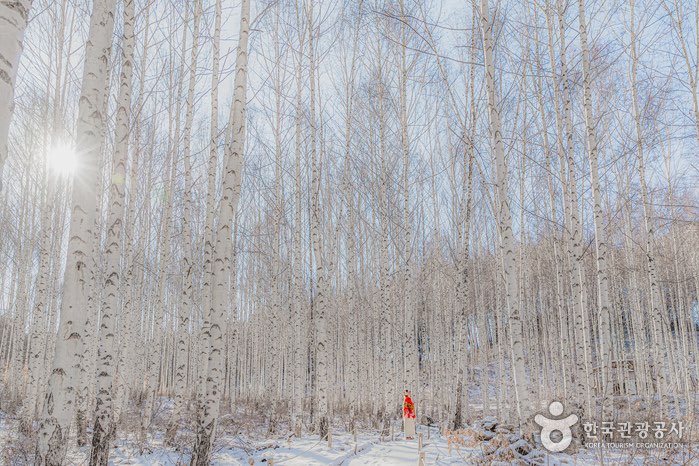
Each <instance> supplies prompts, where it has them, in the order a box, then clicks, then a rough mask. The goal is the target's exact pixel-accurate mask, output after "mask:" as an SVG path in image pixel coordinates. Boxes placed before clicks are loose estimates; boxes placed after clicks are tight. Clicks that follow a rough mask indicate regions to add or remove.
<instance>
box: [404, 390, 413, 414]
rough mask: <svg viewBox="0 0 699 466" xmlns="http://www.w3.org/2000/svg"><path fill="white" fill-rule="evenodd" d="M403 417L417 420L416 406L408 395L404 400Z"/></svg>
mask: <svg viewBox="0 0 699 466" xmlns="http://www.w3.org/2000/svg"><path fill="white" fill-rule="evenodd" d="M403 417H408V418H411V419H415V405H414V404H413V400H412V398H410V397H409V396H408V395H405V399H404V400H403Z"/></svg>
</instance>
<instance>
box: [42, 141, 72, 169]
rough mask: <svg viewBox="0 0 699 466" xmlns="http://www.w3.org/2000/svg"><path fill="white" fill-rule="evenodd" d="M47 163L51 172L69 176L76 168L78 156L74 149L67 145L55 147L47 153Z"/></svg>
mask: <svg viewBox="0 0 699 466" xmlns="http://www.w3.org/2000/svg"><path fill="white" fill-rule="evenodd" d="M48 163H49V167H50V168H51V170H52V171H53V172H54V173H56V174H58V175H61V176H70V175H72V174H73V173H75V171H76V169H77V167H78V156H77V154H76V153H75V149H73V147H71V146H70V145H68V144H61V145H57V146H55V147H53V148H51V150H49V153H48Z"/></svg>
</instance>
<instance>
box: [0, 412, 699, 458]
mask: <svg viewBox="0 0 699 466" xmlns="http://www.w3.org/2000/svg"><path fill="white" fill-rule="evenodd" d="M428 429H429V438H428ZM418 434H422V438H423V449H422V451H423V452H424V456H425V466H433V465H434V466H445V465H492V464H498V465H509V464H541V465H546V466H562V465H579V466H592V465H599V464H626V465H630V466H631V465H633V466H637V465H638V466H641V465H644V464H664V465H675V464H676V465H680V464H699V462H696V461H697V459H698V458H697V457H692V456H688V453H687V454H685V456H674V457H672V458H669V457H667V456H665V455H666V454H667V452H657V451H656V452H651V451H646V452H643V453H641V452H639V451H635V452H625V451H609V450H604V451H601V450H586V449H582V450H580V451H579V452H578V453H577V454H575V455H574V456H571V455H569V454H566V453H556V454H550V453H547V452H545V451H543V450H538V449H537V450H535V451H536V452H537V454H538V455H539V459H538V460H537V461H536V462H534V463H530V462H529V461H524V462H523V461H522V460H520V461H519V462H516V461H513V462H507V461H505V462H502V461H494V460H493V459H491V458H486V456H485V455H486V453H487V452H488V444H487V441H486V442H477V441H475V439H474V438H469V437H467V438H465V439H464V440H465V441H464V442H463V443H460V444H459V446H458V447H457V446H456V445H455V444H453V445H454V446H453V448H452V449H451V451H449V445H448V442H447V438H446V437H445V436H443V435H442V434H441V433H440V431H439V429H438V428H437V427H430V428H428V427H426V426H419V427H418ZM186 443H187V445H186V446H184V445H183V448H179V449H178V448H173V447H167V446H165V445H164V444H163V442H162V437H160V436H156V437H152V438H149V442H148V448H147V449H145V450H144V451H141V449H140V448H139V442H138V441H137V440H136V438H135V436H133V437H132V436H129V437H128V438H122V439H119V440H118V441H117V442H116V445H114V447H113V448H112V450H111V452H110V461H109V464H110V465H132V466H180V465H186V464H189V453H190V450H189V446H190V442H189V441H187V442H186ZM515 443H516V442H515ZM515 443H513V444H512V445H514V444H515ZM32 449H33V444H32V442H27V441H26V440H25V441H23V440H22V436H21V435H20V434H19V433H18V429H17V423H16V420H15V419H11V418H10V416H5V417H3V415H2V413H0V462H2V464H8V465H9V464H12V465H15V464H16V465H24V464H31V461H30V459H31V452H32ZM602 453H604V456H602ZM88 454H89V448H87V447H85V448H81V449H77V448H71V449H70V451H69V456H68V459H67V461H66V463H65V464H66V466H74V465H75V466H77V465H84V464H87V459H88ZM418 458H419V452H418V439H417V438H416V439H414V440H406V439H404V438H403V435H402V434H400V433H399V434H396V435H395V436H394V439H393V440H390V439H385V440H384V441H382V440H381V439H379V434H378V432H376V431H370V430H367V431H362V432H360V433H358V435H357V437H356V440H355V438H354V436H353V435H352V434H350V433H346V432H336V433H334V435H333V446H332V448H330V447H329V446H328V444H327V442H326V441H322V442H321V441H319V440H318V437H317V436H316V435H314V434H311V433H308V434H306V435H304V436H302V437H301V438H293V437H291V438H287V437H282V436H276V437H274V436H272V437H270V438H265V435H263V434H262V432H255V433H253V432H250V433H248V434H238V435H232V434H230V433H228V434H224V435H222V437H221V438H220V439H218V440H217V441H216V444H215V446H214V454H213V458H212V465H214V466H228V465H231V466H247V465H250V464H254V465H258V466H261V465H270V464H272V463H273V464H274V465H284V466H362V465H365V466H404V465H405V466H408V465H410V466H415V465H418ZM250 460H252V461H253V463H250Z"/></svg>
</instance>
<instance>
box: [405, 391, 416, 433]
mask: <svg viewBox="0 0 699 466" xmlns="http://www.w3.org/2000/svg"><path fill="white" fill-rule="evenodd" d="M403 431H404V432H405V438H406V439H407V440H412V439H414V438H415V404H414V403H413V399H412V398H411V397H410V390H405V396H404V398H403Z"/></svg>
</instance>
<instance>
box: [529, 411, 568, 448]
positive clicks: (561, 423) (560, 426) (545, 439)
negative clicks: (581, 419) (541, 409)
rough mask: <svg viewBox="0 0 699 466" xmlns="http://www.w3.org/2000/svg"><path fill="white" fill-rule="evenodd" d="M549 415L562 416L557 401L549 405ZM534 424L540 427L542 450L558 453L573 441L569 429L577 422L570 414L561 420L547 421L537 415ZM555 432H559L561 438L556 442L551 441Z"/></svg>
mask: <svg viewBox="0 0 699 466" xmlns="http://www.w3.org/2000/svg"><path fill="white" fill-rule="evenodd" d="M549 413H551V415H552V416H554V417H558V416H560V415H561V414H563V405H562V404H561V403H559V402H558V401H554V402H553V403H551V404H550V405H549ZM534 422H536V423H537V424H539V425H540V426H541V427H542V429H541V443H542V444H543V445H544V448H546V449H547V450H548V451H552V452H559V451H563V450H565V449H566V448H568V446H569V445H570V442H572V441H573V433H572V432H571V430H570V428H571V426H573V425H574V424H575V423H576V422H578V416H576V415H575V414H571V415H570V416H568V417H566V418H563V419H549V418H547V417H546V416H542V415H541V414H537V415H536V416H535V417H534ZM555 431H558V432H560V433H561V435H562V436H563V437H562V438H561V439H560V440H559V441H558V442H554V441H553V440H551V434H552V433H553V432H555Z"/></svg>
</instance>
